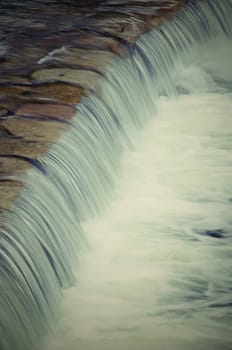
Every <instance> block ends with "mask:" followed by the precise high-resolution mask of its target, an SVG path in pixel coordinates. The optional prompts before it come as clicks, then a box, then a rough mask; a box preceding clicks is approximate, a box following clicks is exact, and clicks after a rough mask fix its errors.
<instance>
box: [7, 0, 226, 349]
mask: <svg viewBox="0 0 232 350" xmlns="http://www.w3.org/2000/svg"><path fill="white" fill-rule="evenodd" d="M231 14H232V1H231V0H223V1H219V0H218V1H189V2H188V3H187V4H186V7H185V8H184V9H183V10H182V11H180V12H179V13H178V14H176V16H175V17H174V18H173V19H172V20H171V21H170V22H167V23H164V24H163V25H162V26H161V27H160V28H158V29H155V30H154V31H152V32H150V33H148V34H146V35H144V36H143V37H141V38H140V39H139V40H138V42H137V43H136V45H135V47H133V50H130V51H131V55H130V57H129V58H127V59H120V58H117V59H116V60H115V61H114V62H113V64H112V65H111V67H110V69H109V70H108V72H107V74H106V75H105V77H104V78H103V79H102V80H101V82H100V83H99V86H98V87H97V89H96V91H95V92H93V93H92V94H91V95H89V96H88V97H87V98H86V99H84V100H83V101H82V103H81V104H80V105H78V106H77V115H76V117H75V118H74V119H73V120H72V121H71V123H70V124H71V125H70V130H69V131H68V132H66V133H64V134H63V135H62V137H61V139H60V140H59V141H58V142H57V143H56V144H54V145H53V146H52V147H51V149H50V151H49V154H48V155H47V156H46V157H45V158H43V159H39V160H38V162H36V163H35V164H34V167H33V169H31V170H30V171H29V172H28V174H27V176H23V177H21V178H17V180H19V181H22V182H23V183H24V190H23V192H22V193H21V196H20V198H18V200H17V201H16V203H15V205H14V206H13V207H12V209H11V211H10V212H9V213H8V214H7V215H5V216H3V217H1V226H2V230H1V231H2V233H1V238H0V349H1V350H13V349H14V350H21V349H23V350H27V349H28V350H29V349H32V348H33V347H34V346H35V344H37V343H38V342H39V340H40V339H41V338H42V337H43V336H44V334H46V333H47V332H48V331H49V330H50V329H51V328H52V327H53V324H54V321H55V320H57V319H58V318H60V319H61V322H60V324H58V327H57V329H56V330H55V336H54V339H48V340H46V342H45V343H44V344H43V345H41V348H43V349H53V350H55V349H57V350H58V349H60V350H62V349H65V348H68V349H69V350H72V349H77V348H78V349H86V350H91V349H100V348H101V349H107V350H109V349H112V350H113V349H117V348H118V347H119V346H120V347H122V349H125V350H128V349H132V348H133V349H137V348H138V349H141V348H143V349H154V347H155V348H157V349H169V348H170V347H171V346H172V348H174V349H178V350H180V349H193V348H194V349H195V348H197V349H202V350H205V349H218V348H220V349H230V348H231V344H232V339H231V335H230V329H231V303H232V300H231V285H232V284H231V282H232V276H231V261H230V259H231V218H230V212H231V198H232V194H231V177H230V174H231V158H230V152H231V129H230V127H231V117H232V116H231V94H232V76H231V68H232V67H231V62H230V61H231V60H230V57H231V53H232V48H231V47H232V46H231V43H232V41H231V35H232V26H231V21H230V19H231ZM132 51H133V52H132ZM86 247H89V248H88V250H89V251H87V252H86V253H85V254H84V256H83V253H82V251H83V250H84V249H86ZM78 261H80V264H79V266H78V267H77V265H78ZM73 285H76V286H75V287H71V286H73ZM63 294H64V298H63ZM62 299H64V300H63V309H62V315H59V310H60V303H61V301H62ZM67 320H69V321H67ZM39 346H40V345H39Z"/></svg>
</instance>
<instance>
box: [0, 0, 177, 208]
mask: <svg viewBox="0 0 232 350" xmlns="http://www.w3.org/2000/svg"><path fill="white" fill-rule="evenodd" d="M183 2H184V0H176V1H166V0H163V1H155V0H153V1H148V0H143V1H133V0H131V1H124V0H105V1H97V0H96V1H94V0H91V1H86V0H85V1H78V5H77V2H76V1H72V0H70V1H63V2H62V1H58V0H49V1H46V6H45V4H44V3H43V1H42V0H40V1H39V0H33V1H23V2H18V1H7V0H6V1H5V2H4V4H1V5H0V211H4V210H7V209H9V208H10V206H11V205H12V202H13V201H14V200H15V198H17V196H18V194H19V192H20V190H21V186H22V185H21V183H20V182H18V181H13V180H9V178H8V176H9V175H12V174H17V173H24V172H25V171H26V170H27V169H28V168H29V167H30V166H31V164H32V163H33V159H36V158H37V157H41V156H43V155H44V154H46V153H47V152H48V149H49V147H50V145H51V143H52V142H54V141H55V140H56V139H57V138H58V137H59V135H60V133H61V132H62V131H63V130H64V129H65V128H67V123H66V121H67V120H70V119H71V118H72V117H73V115H74V114H75V112H76V109H75V106H76V104H77V103H79V102H80V100H81V98H82V97H83V96H84V95H86V94H87V93H88V91H89V90H91V89H93V88H94V86H95V84H96V82H97V80H98V79H99V78H100V77H101V76H102V75H103V74H104V72H105V70H106V69H107V66H108V64H109V63H110V62H111V60H112V59H113V57H114V55H116V54H117V55H121V56H127V55H128V54H129V53H130V51H131V50H133V43H134V42H135V41H136V39H137V38H138V36H140V35H141V34H142V33H144V32H146V31H148V30H150V29H151V28H153V27H154V26H157V25H159V24H160V23H161V22H162V21H163V20H164V19H166V18H167V17H169V16H172V15H173V14H174V13H175V12H176V11H177V10H178V9H179V8H180V6H182V5H183Z"/></svg>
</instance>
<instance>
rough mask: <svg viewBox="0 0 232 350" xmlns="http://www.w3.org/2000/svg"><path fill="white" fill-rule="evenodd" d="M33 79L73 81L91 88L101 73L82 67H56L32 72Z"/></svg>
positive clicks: (85, 87) (37, 80)
mask: <svg viewBox="0 0 232 350" xmlns="http://www.w3.org/2000/svg"><path fill="white" fill-rule="evenodd" d="M32 79H33V80H35V81H36V82H65V83H71V84H76V85H79V86H80V87H83V88H84V89H89V88H93V87H94V86H95V84H96V82H97V80H98V79H99V74H97V73H95V72H90V71H87V70H85V71H84V70H80V69H68V68H54V69H41V70H38V71H36V72H34V73H33V74H32Z"/></svg>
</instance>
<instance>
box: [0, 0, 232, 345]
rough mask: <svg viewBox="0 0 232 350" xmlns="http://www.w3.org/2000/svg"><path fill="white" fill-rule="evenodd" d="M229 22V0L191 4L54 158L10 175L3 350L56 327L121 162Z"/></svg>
mask: <svg viewBox="0 0 232 350" xmlns="http://www.w3.org/2000/svg"><path fill="white" fill-rule="evenodd" d="M231 14H232V1H231V0H217V1H216V0H215V1H211V0H202V1H195V0H193V1H191V0H189V1H188V2H187V3H186V6H185V8H184V9H183V10H181V11H179V12H178V13H177V14H176V15H175V17H174V18H173V19H172V20H171V21H167V22H165V23H164V24H162V26H160V27H159V28H156V29H154V30H153V31H151V32H150V33H147V34H145V35H143V36H142V37H141V38H140V39H139V40H138V41H137V43H136V44H135V45H134V47H133V48H132V49H133V50H132V51H133V52H132V53H131V54H130V57H128V58H127V59H122V58H119V57H117V58H116V59H115V60H114V62H112V64H111V66H110V67H109V69H108V71H107V73H106V74H105V76H104V78H102V79H101V81H100V82H99V83H98V86H97V87H96V89H95V91H93V92H92V93H91V94H89V96H87V97H86V98H84V99H83V101H82V102H81V103H80V104H79V105H78V106H77V112H76V116H75V117H74V119H73V120H72V121H71V122H70V128H69V130H68V131H66V132H65V133H64V134H63V135H62V136H61V138H60V139H59V140H58V141H57V142H56V143H55V144H54V145H53V146H52V147H51V149H50V150H49V153H48V154H47V156H45V157H44V158H41V159H38V162H35V163H34V167H33V168H32V169H30V170H29V171H28V173H27V174H26V175H21V176H19V175H18V176H17V177H15V176H12V179H15V178H16V179H17V181H21V182H23V184H24V188H23V191H22V193H21V195H20V197H19V198H18V199H17V201H16V202H15V204H14V205H13V206H12V208H11V210H10V211H9V212H8V213H7V214H5V215H4V216H2V217H1V219H0V226H1V236H0V349H1V350H16V349H17V350H31V349H32V348H33V347H34V345H35V344H36V343H37V342H38V340H39V339H40V338H41V337H42V336H43V335H44V334H46V333H47V332H48V331H49V330H50V329H51V328H52V325H53V323H54V321H55V320H56V319H57V317H58V313H59V304H60V302H61V300H62V293H63V290H64V289H67V288H69V287H70V286H71V285H73V283H74V282H75V275H74V274H73V268H74V266H76V264H77V262H78V259H79V257H80V254H81V252H82V250H83V249H86V247H87V245H88V242H87V241H86V238H85V234H84V230H83V226H84V225H85V222H86V221H89V220H91V219H95V218H97V217H98V216H99V214H100V213H102V212H103V211H104V209H105V208H107V206H108V205H109V203H110V200H111V197H112V193H113V189H114V187H115V183H116V181H117V176H118V171H119V169H120V166H121V165H120V161H121V155H122V154H123V152H124V151H125V150H127V149H132V148H133V147H134V144H135V143H136V138H137V137H138V134H139V133H140V131H141V130H142V129H143V128H144V126H145V125H147V124H148V123H149V122H150V120H151V119H152V118H154V116H155V113H154V111H155V110H156V108H157V99H158V97H159V96H169V97H175V96H177V94H178V92H179V90H180V89H182V91H184V90H186V91H188V86H186V84H185V81H182V82H180V84H179V85H177V84H176V81H175V70H176V67H177V66H178V65H179V64H181V62H182V61H183V59H184V57H185V56H187V55H188V52H189V50H191V48H193V47H195V46H197V47H204V45H206V43H207V42H209V41H210V40H212V39H214V38H228V39H229V38H231V34H232V25H231ZM214 234H215V235H216V234H218V235H220V232H219V231H218V232H216V233H214ZM226 305H228V302H226ZM225 349H226V348H225Z"/></svg>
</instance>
